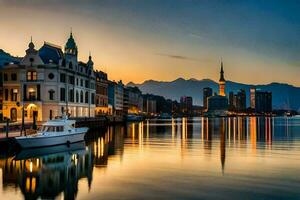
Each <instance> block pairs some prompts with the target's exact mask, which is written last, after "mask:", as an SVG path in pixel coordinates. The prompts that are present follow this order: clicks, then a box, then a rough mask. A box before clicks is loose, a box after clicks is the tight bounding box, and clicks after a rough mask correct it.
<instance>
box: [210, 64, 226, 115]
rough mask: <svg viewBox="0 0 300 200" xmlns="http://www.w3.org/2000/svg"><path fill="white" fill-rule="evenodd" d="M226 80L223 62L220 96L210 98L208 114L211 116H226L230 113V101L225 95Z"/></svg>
mask: <svg viewBox="0 0 300 200" xmlns="http://www.w3.org/2000/svg"><path fill="white" fill-rule="evenodd" d="M225 84H226V80H225V78H224V70H223V62H221V71H220V79H219V95H217V94H215V95H214V96H211V97H208V99H207V113H208V114H209V115H221V116H223V115H226V114H227V111H228V99H227V97H226V94H225Z"/></svg>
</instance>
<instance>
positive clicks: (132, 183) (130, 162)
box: [0, 117, 300, 200]
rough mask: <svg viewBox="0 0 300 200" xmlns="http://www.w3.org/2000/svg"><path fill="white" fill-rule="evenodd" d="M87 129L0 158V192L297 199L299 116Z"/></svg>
mask: <svg viewBox="0 0 300 200" xmlns="http://www.w3.org/2000/svg"><path fill="white" fill-rule="evenodd" d="M89 135H90V136H89V138H88V139H87V141H86V143H78V144H74V145H71V146H70V147H67V146H58V147H51V148H46V149H42V150H34V151H21V152H20V153H18V154H17V155H16V156H15V157H10V158H3V159H1V160H0V167H1V168H0V179H1V181H0V199H14V200H17V199H40V198H42V199H300V118H297V117H295V118H255V117H253V118H216V119H206V118H194V119H176V120H175V119H173V120H156V121H155V120H150V121H146V122H141V123H132V124H128V125H127V126H126V127H122V126H115V127H109V128H108V129H107V130H102V131H100V132H96V133H91V134H89ZM50 153H51V154H50Z"/></svg>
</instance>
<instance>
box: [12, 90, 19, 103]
mask: <svg viewBox="0 0 300 200" xmlns="http://www.w3.org/2000/svg"><path fill="white" fill-rule="evenodd" d="M11 100H12V101H17V100H18V89H11Z"/></svg>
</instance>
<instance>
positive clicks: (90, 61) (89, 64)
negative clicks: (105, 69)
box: [87, 52, 94, 66]
mask: <svg viewBox="0 0 300 200" xmlns="http://www.w3.org/2000/svg"><path fill="white" fill-rule="evenodd" d="M87 65H88V66H93V65H94V62H93V61H92V56H91V52H89V61H88V62H87Z"/></svg>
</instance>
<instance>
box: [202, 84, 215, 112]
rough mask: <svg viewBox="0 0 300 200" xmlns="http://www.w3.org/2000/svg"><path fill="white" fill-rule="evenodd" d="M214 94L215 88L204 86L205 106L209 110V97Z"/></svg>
mask: <svg viewBox="0 0 300 200" xmlns="http://www.w3.org/2000/svg"><path fill="white" fill-rule="evenodd" d="M212 95H213V90H212V89H211V88H210V87H206V88H203V107H204V109H205V110H207V99H208V97H211V96H212Z"/></svg>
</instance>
